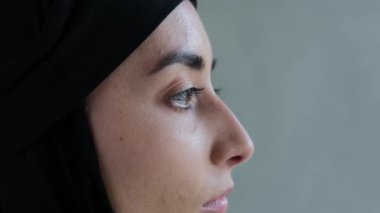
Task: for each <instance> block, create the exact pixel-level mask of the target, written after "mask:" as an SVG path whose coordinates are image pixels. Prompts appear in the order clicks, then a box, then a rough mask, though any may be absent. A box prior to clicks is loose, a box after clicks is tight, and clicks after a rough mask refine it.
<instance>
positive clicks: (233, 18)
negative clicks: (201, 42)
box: [199, 0, 380, 213]
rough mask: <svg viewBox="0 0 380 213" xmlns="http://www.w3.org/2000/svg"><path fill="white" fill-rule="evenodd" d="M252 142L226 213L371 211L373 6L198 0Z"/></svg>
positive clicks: (378, 117)
mask: <svg viewBox="0 0 380 213" xmlns="http://www.w3.org/2000/svg"><path fill="white" fill-rule="evenodd" d="M199 11H200V14H201V17H202V19H203V21H204V23H205V25H206V29H207V31H208V33H209V36H210V38H211V41H212V44H213V49H214V55H215V56H216V57H217V58H218V60H219V63H218V66H217V69H216V71H215V72H214V73H213V81H214V84H215V86H216V87H221V88H222V89H223V91H222V93H221V97H222V98H223V99H224V100H225V102H226V103H227V104H228V105H229V106H230V107H231V108H232V110H233V111H234V112H235V113H236V115H237V116H238V117H239V119H240V120H241V122H242V123H243V124H244V125H245V127H246V129H247V131H248V132H249V133H250V134H251V136H252V138H253V139H254V141H255V146H256V152H255V155H254V157H253V158H252V160H251V161H250V162H249V163H247V164H245V165H244V166H241V167H239V168H238V169H236V170H235V172H234V177H235V181H236V189H235V192H234V193H233V195H232V196H231V199H230V203H231V204H230V212H232V213H298V212H299V213H301V212H302V213H305V212H306V213H314V212H315V213H330V212H331V213H357V212H365V213H379V212H380V183H379V181H380V169H379V165H378V163H379V162H380V154H379V152H380V143H379V142H380V113H379V109H380V95H379V94H380V70H379V68H380V1H379V0H286V1H285V0H199Z"/></svg>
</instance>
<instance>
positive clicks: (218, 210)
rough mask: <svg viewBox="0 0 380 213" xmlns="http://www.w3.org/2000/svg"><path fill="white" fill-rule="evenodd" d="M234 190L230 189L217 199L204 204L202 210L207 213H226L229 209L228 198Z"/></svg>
mask: <svg viewBox="0 0 380 213" xmlns="http://www.w3.org/2000/svg"><path fill="white" fill-rule="evenodd" d="M232 190H233V187H229V188H228V189H227V190H225V191H224V192H223V193H222V194H220V195H218V196H216V197H215V198H213V199H211V200H210V201H208V202H206V203H205V204H203V205H202V209H203V210H204V211H205V212H210V213H211V212H212V213H226V212H227V209H228V198H227V196H228V194H229V193H231V192H232Z"/></svg>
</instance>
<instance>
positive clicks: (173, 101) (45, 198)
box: [0, 0, 253, 213]
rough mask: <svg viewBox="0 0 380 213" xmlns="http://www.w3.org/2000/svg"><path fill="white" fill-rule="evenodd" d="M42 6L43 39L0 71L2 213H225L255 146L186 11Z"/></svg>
mask: <svg viewBox="0 0 380 213" xmlns="http://www.w3.org/2000/svg"><path fill="white" fill-rule="evenodd" d="M29 4H31V3H29ZM193 4H194V3H193ZM40 6H41V7H39V10H42V12H41V11H38V15H40V13H42V14H45V16H37V18H36V19H38V21H41V20H43V21H44V22H43V25H42V26H38V27H39V29H43V30H42V35H39V37H38V36H36V38H34V40H33V39H31V40H32V42H31V43H32V45H31V46H32V47H30V46H29V47H28V48H29V49H28V48H26V50H25V49H24V50H23V51H24V52H23V53H22V54H19V55H17V54H15V55H16V56H14V57H13V58H11V59H8V61H7V63H6V65H3V64H4V63H2V65H3V66H2V67H4V68H3V69H2V75H4V76H5V78H4V79H6V80H4V82H5V83H4V84H2V85H1V89H2V90H1V95H2V105H3V106H2V108H1V113H2V115H3V117H4V118H5V119H4V120H2V121H1V122H2V123H1V125H2V126H1V127H2V128H1V129H2V132H1V134H2V135H1V137H2V138H3V139H4V140H3V142H2V147H1V148H2V149H1V150H2V151H1V153H0V154H1V155H0V156H1V159H0V162H1V165H0V166H1V167H0V178H1V179H0V184H1V185H0V205H1V209H2V211H3V212H111V211H113V212H142V213H146V212H165V213H171V212H173V213H174V212H176V213H177V212H183V213H194V212H226V209H227V207H228V202H227V198H226V196H227V195H228V193H229V192H230V191H231V190H232V189H233V181H232V178H231V171H232V169H233V168H235V166H237V165H239V164H240V163H242V162H244V161H246V160H248V159H249V158H250V156H251V155H252V152H253V145H252V142H251V140H250V138H249V136H248V135H247V133H246V131H245V130H244V129H243V127H242V126H241V125H240V123H239V122H238V120H237V119H236V118H235V116H234V115H233V114H232V112H231V111H230V110H229V109H228V108H227V107H226V106H225V105H224V104H223V102H222V101H221V100H220V99H219V98H218V97H217V95H216V94H215V92H214V90H213V87H212V85H211V79H210V72H211V68H212V61H213V60H212V52H211V47H210V43H209V40H208V38H207V34H206V32H205V31H204V28H203V25H202V23H201V21H200V19H199V16H198V14H197V12H196V10H195V9H194V6H193V5H192V3H191V2H190V1H183V2H182V1H176V0H166V1H162V0H160V1H159V0H156V1H149V3H147V2H145V3H144V4H143V5H142V4H141V3H137V1H116V0H114V1H109V0H108V1H106V2H90V1H88V2H80V3H78V1H76V2H75V1H73V2H68V1H65V2H60V3H51V2H48V3H44V4H42V5H40ZM41 8H42V9H41ZM51 11H54V13H53V12H51ZM49 15H50V16H52V17H54V18H51V17H49ZM49 18H50V19H49ZM38 21H37V22H38ZM45 29H47V30H45ZM44 30H45V31H44ZM46 31H47V32H46ZM42 38H44V39H42ZM15 39H18V38H15ZM39 39H40V40H39ZM36 43H37V44H36ZM12 45H14V44H12ZM12 45H8V46H7V47H8V49H14V46H13V47H12ZM36 46H37V47H38V48H36ZM28 51H29V52H28ZM25 52H26V53H25ZM31 53H33V55H30V54H31ZM23 54H24V55H28V57H25V58H26V59H24V58H23V57H24V55H23ZM30 58H32V59H30ZM124 59H125V60H124ZM23 60H25V61H23ZM123 60H124V61H123ZM9 61H10V62H9ZM21 61H23V63H22V64H20V63H21ZM116 66H117V68H116ZM115 68H116V69H115ZM11 70H12V71H16V72H17V73H16V74H14V72H10V71H11ZM20 72H23V73H22V74H20ZM3 73H6V74H3ZM15 79H16V80H15ZM2 81H3V80H2ZM2 83H3V82H2Z"/></svg>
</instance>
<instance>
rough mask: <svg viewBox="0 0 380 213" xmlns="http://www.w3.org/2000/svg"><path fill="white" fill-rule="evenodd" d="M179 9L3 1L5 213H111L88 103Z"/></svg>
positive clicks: (162, 1)
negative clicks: (93, 91)
mask: <svg viewBox="0 0 380 213" xmlns="http://www.w3.org/2000/svg"><path fill="white" fill-rule="evenodd" d="M180 2H181V0H149V1H136V0H37V1H30V0H25V1H22V2H20V1H14V0H2V1H0V213H8V212H12V213H13V212H94V213H96V212H112V209H111V206H110V204H109V201H108V199H107V195H106V193H105V190H104V186H103V183H102V181H101V178H100V173H99V168H98V161H97V158H96V152H95V147H94V143H93V140H92V138H91V132H90V129H89V127H88V123H87V119H86V116H85V113H84V106H83V100H84V99H85V98H86V97H87V95H88V94H89V93H90V92H91V91H92V90H93V89H94V88H95V87H96V86H97V85H98V84H99V83H100V82H101V81H102V80H104V79H105V78H106V77H107V76H108V75H109V74H110V72H112V71H113V70H115V68H116V67H117V66H118V65H119V64H120V63H121V62H122V61H123V60H124V59H125V58H126V57H128V56H129V55H130V54H131V53H132V52H133V50H135V49H136V48H137V47H138V46H139V45H140V44H141V43H142V42H143V41H144V40H145V39H146V38H147V37H148V36H149V34H150V33H151V32H152V31H153V30H154V29H155V28H156V27H157V26H158V25H159V24H160V23H161V22H162V21H163V19H164V18H165V17H166V16H167V15H168V14H169V13H170V12H171V11H172V10H173V9H174V8H175V7H176V6H177V5H178V4H179V3H180ZM193 3H194V2H193Z"/></svg>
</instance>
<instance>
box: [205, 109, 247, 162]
mask: <svg viewBox="0 0 380 213" xmlns="http://www.w3.org/2000/svg"><path fill="white" fill-rule="evenodd" d="M223 106H224V107H223V108H222V109H224V110H221V112H222V113H223V114H222V115H218V119H217V120H218V121H219V125H218V126H219V130H218V131H217V132H218V134H217V137H216V141H215V143H214V145H213V148H212V153H211V160H212V162H213V163H214V164H215V165H227V166H228V167H230V168H233V167H235V166H237V165H239V164H241V163H244V162H246V161H248V160H249V159H250V158H251V157H252V155H253V152H254V144H253V142H252V140H251V138H250V136H249V135H248V133H247V131H246V130H245V129H244V127H243V126H242V125H241V123H240V122H239V120H238V119H237V118H236V117H235V115H234V114H233V113H232V112H231V110H229V109H228V107H227V106H225V105H224V104H223ZM222 118H224V119H222Z"/></svg>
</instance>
